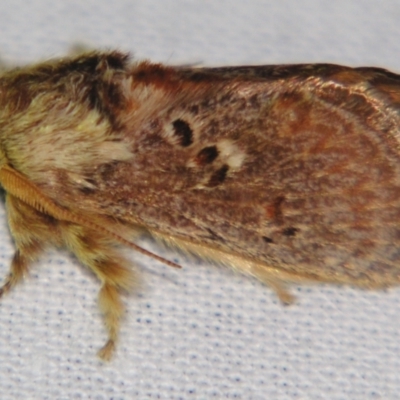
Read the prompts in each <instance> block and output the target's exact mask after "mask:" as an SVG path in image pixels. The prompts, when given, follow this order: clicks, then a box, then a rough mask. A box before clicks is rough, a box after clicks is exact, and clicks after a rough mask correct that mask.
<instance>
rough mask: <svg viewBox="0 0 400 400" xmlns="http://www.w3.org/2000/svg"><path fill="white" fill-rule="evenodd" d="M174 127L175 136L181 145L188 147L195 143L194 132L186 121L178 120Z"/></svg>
mask: <svg viewBox="0 0 400 400" xmlns="http://www.w3.org/2000/svg"><path fill="white" fill-rule="evenodd" d="M172 126H173V127H174V134H175V136H176V137H177V138H178V139H179V144H180V145H181V146H182V147H188V146H190V145H191V144H192V143H193V131H192V129H191V128H190V125H189V124H188V123H187V122H186V121H184V120H182V119H176V120H175V121H174V122H173V123H172Z"/></svg>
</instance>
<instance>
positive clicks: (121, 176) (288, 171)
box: [0, 51, 400, 359]
mask: <svg viewBox="0 0 400 400" xmlns="http://www.w3.org/2000/svg"><path fill="white" fill-rule="evenodd" d="M399 158H400V76H399V75H396V74H394V73H391V72H388V71H386V70H384V69H379V68H348V67H343V66H338V65H330V64H314V65H272V66H249V67H227V68H193V67H168V66H163V65H160V64H152V63H150V62H147V61H142V62H131V61H130V60H129V57H128V56H127V55H126V54H123V53H120V52H117V51H110V52H88V53H85V54H81V55H79V56H76V57H69V58H64V59H58V60H52V61H48V62H44V63H40V64H37V65H34V66H29V67H22V68H17V69H12V70H9V71H6V72H3V73H2V75H1V76H0V183H1V186H2V187H3V189H4V190H5V192H6V209H7V215H8V223H9V227H10V231H11V234H12V236H13V239H14V242H15V247H16V252H15V255H14V257H13V260H12V263H11V269H10V274H9V276H8V278H7V279H6V280H5V282H4V284H3V286H2V288H1V289H0V295H2V294H4V293H5V292H7V291H9V290H10V289H11V288H12V287H13V286H15V285H16V284H17V283H19V282H20V281H21V279H22V277H23V276H24V275H25V274H26V272H27V271H28V270H29V267H30V265H31V264H32V262H33V261H35V260H36V259H37V258H38V257H39V256H40V254H41V253H42V251H43V250H44V249H45V248H46V247H47V246H58V247H66V248H67V249H69V250H70V251H71V252H72V253H74V254H75V256H76V257H77V258H78V259H79V260H80V261H81V262H82V264H84V265H86V266H87V267H89V268H90V269H91V270H92V271H93V272H94V274H95V275H96V276H97V277H98V278H99V280H100V281H101V290H100V294H99V303H100V308H101V311H102V313H103V315H104V321H105V325H106V328H107V331H108V340H107V342H106V344H105V345H104V347H103V348H102V349H101V350H100V353H99V354H100V357H102V358H103V359H109V358H110V357H111V355H112V353H113V351H114V348H115V345H116V341H117V337H118V329H119V324H120V319H121V316H122V314H123V305H122V302H121V300H120V295H121V292H123V291H124V290H129V289H130V288H131V287H132V286H134V283H135V279H136V277H135V273H134V272H133V271H132V269H131V268H130V266H129V263H128V262H127V261H126V260H125V259H124V258H123V257H122V256H121V255H120V252H119V250H120V246H121V245H122V246H131V247H133V248H134V249H136V250H138V251H141V252H142V253H145V254H148V255H150V256H152V257H155V258H157V259H159V260H161V261H163V262H165V263H167V264H169V265H171V266H177V265H176V264H174V263H172V262H170V261H167V260H164V259H162V258H161V257H159V256H157V255H155V254H151V253H149V252H147V251H146V250H144V249H141V248H140V247H138V246H137V245H135V243H134V240H135V238H136V237H137V235H138V234H140V233H141V232H148V233H150V234H151V235H152V236H153V237H154V238H155V239H156V240H158V241H161V242H163V243H166V244H167V245H170V246H173V247H176V248H178V249H181V250H184V251H186V252H189V253H194V254H196V255H198V256H200V257H203V258H205V259H207V260H210V261H213V262H216V263H221V264H226V265H229V266H232V267H234V268H236V269H237V270H239V271H241V272H244V273H246V274H248V275H252V276H254V277H257V278H258V279H260V280H261V281H263V282H265V283H267V284H268V285H270V286H271V287H272V288H274V289H275V291H276V292H277V294H278V295H279V297H280V298H281V299H282V300H283V301H284V302H290V301H291V295H290V293H289V292H288V291H287V290H286V288H285V284H287V283H290V282H311V281H318V282H331V283H336V284H350V285H354V286H358V287H362V288H371V289H372V288H384V287H388V286H391V285H397V284H399V282H400V162H399Z"/></svg>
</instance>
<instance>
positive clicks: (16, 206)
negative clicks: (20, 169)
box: [0, 194, 59, 297]
mask: <svg viewBox="0 0 400 400" xmlns="http://www.w3.org/2000/svg"><path fill="white" fill-rule="evenodd" d="M6 208H7V217H8V223H9V228H10V231H11V234H12V236H13V238H14V242H15V246H16V248H17V250H16V252H15V254H14V257H13V259H12V262H11V267H10V271H9V274H8V277H7V278H6V280H5V282H4V284H3V286H1V287H0V297H1V296H2V295H3V294H5V293H6V292H8V291H10V290H11V289H12V288H13V287H14V286H15V285H17V284H18V283H19V282H21V280H22V279H23V277H24V276H25V275H26V274H27V272H28V270H29V266H30V264H31V263H32V262H34V261H35V260H36V259H37V258H38V257H39V255H40V254H41V253H42V251H43V249H44V247H45V245H47V244H49V243H53V244H57V242H58V239H59V237H58V234H57V229H56V225H57V222H56V221H55V220H54V219H53V218H51V217H49V216H47V215H45V214H42V213H40V212H38V211H36V210H35V209H34V208H32V207H30V206H29V205H27V204H25V203H24V202H23V201H21V200H19V199H17V198H16V197H14V196H12V195H10V194H7V195H6Z"/></svg>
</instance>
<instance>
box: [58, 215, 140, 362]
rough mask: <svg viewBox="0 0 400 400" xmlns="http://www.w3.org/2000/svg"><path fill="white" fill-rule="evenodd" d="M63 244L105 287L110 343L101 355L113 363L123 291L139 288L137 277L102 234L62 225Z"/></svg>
mask: <svg viewBox="0 0 400 400" xmlns="http://www.w3.org/2000/svg"><path fill="white" fill-rule="evenodd" d="M60 234H61V237H62V241H63V244H64V245H65V246H66V247H67V248H68V249H69V250H71V251H72V252H73V253H74V254H75V255H76V257H77V258H78V259H79V260H80V261H81V262H82V263H83V264H85V265H86V266H88V267H89V268H90V269H91V270H92V271H93V272H94V273H95V275H96V276H97V277H98V278H99V280H100V281H101V283H102V287H101V290H100V293H99V306H100V309H101V311H102V313H103V318H104V322H105V325H106V328H107V331H108V340H107V342H106V344H105V345H104V347H103V348H102V349H100V351H99V353H98V355H99V357H100V358H102V359H104V360H109V359H110V358H111V356H112V353H113V351H114V349H115V345H116V341H117V338H118V332H119V326H120V320H121V317H122V315H123V313H124V306H123V304H122V301H121V299H120V292H121V290H130V289H132V287H133V286H134V285H135V283H136V282H135V276H134V274H133V272H132V270H131V269H130V268H129V267H128V262H127V261H126V260H125V259H124V258H123V257H121V256H120V255H119V254H118V252H117V249H116V248H115V245H116V242H115V240H113V239H110V238H109V237H108V236H107V235H106V234H104V233H102V232H96V231H94V230H93V229H90V228H86V227H83V226H80V225H77V224H73V223H69V222H60Z"/></svg>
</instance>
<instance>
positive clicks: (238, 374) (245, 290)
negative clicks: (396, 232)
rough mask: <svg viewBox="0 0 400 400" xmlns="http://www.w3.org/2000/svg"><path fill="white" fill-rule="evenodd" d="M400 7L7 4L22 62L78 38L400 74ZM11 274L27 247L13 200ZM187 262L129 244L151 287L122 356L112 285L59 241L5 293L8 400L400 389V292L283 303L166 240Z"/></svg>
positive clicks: (126, 332) (0, 386) (132, 309)
mask: <svg viewBox="0 0 400 400" xmlns="http://www.w3.org/2000/svg"><path fill="white" fill-rule="evenodd" d="M399 21H400V2H399V1H398V0H391V1H390V0H387V1H380V2H376V1H372V0H371V1H367V0H364V1H360V0H357V1H356V0H353V1H351V0H336V1H332V0H320V1H318V0H299V1H289V0H280V1H246V2H245V1H243V2H240V1H236V2H234V1H228V0H225V1H211V0H210V1H183V0H181V1H179V0H162V1H161V0H160V1H155V0H154V1H143V0H141V1H129V0H113V1H106V0H104V1H99V0H98V1H94V0H92V1H82V0H79V1H77V0H63V1H54V0H30V1H23V0H2V1H1V3H0V27H1V28H0V32H1V34H0V54H1V56H2V58H3V59H4V60H5V61H8V62H11V63H24V62H33V61H37V60H39V59H43V58H49V57H53V56H57V55H62V54H65V53H66V52H67V51H68V47H69V46H70V45H72V44H74V43H84V44H86V45H88V46H91V47H108V48H114V47H117V48H119V49H123V50H129V51H132V52H134V54H135V56H136V57H138V58H151V59H152V60H155V61H162V62H167V63H174V64H179V63H201V64H204V65H222V64H231V65H233V64H244V63H250V64H262V63H288V62H318V61H319V62H337V63H342V64H350V65H374V66H384V67H387V68H390V69H393V70H397V71H400V56H399V54H400V51H399V50H400V23H399ZM0 211H1V215H0V257H1V259H0V274H1V276H5V275H6V273H7V271H8V264H9V261H10V258H11V256H12V253H13V247H12V242H11V239H10V237H9V234H8V231H7V227H6V217H5V215H4V207H3V206H2V205H1V208H0ZM143 243H144V244H145V245H147V246H148V247H149V248H152V249H153V250H155V251H157V252H158V253H160V254H163V255H164V256H165V257H167V258H171V259H173V260H175V261H177V262H179V263H180V264H182V265H183V266H184V269H183V270H181V271H176V270H173V269H171V268H168V267H165V266H164V265H161V264H159V263H157V262H154V261H153V260H151V259H148V258H144V257H141V256H140V255H137V254H134V253H132V252H131V253H129V254H130V257H131V258H132V260H135V262H137V264H139V267H138V269H139V270H140V272H141V273H142V275H143V281H144V285H143V287H142V289H141V290H140V291H139V293H138V294H137V295H132V296H130V297H129V298H126V299H125V301H126V305H127V315H126V318H125V321H124V324H123V327H122V332H121V341H120V345H119V348H118V352H117V354H116V356H115V358H114V359H113V361H112V362H111V363H109V364H103V363H101V362H100V361H99V360H98V359H97V358H96V356H95V353H96V351H97V349H98V348H99V347H100V346H101V345H102V344H103V342H104V340H105V331H104V329H103V326H102V321H101V319H100V315H99V312H98V310H97V306H96V296H97V291H98V288H99V285H98V282H96V280H95V279H94V278H93V276H92V275H91V274H90V273H88V272H87V271H86V270H85V269H84V268H82V267H80V266H79V265H78V263H77V262H76V260H75V259H74V258H73V257H71V256H70V255H68V254H66V253H62V252H57V251H50V252H49V253H47V255H46V256H44V257H43V258H42V259H41V262H40V263H39V264H38V265H36V266H35V268H34V269H33V270H32V273H31V275H30V277H29V278H28V279H27V280H26V281H25V283H24V284H23V285H20V286H19V287H18V288H17V289H16V290H14V291H13V292H12V293H11V294H10V295H8V296H6V297H5V298H3V299H2V300H1V302H0V398H1V399H3V400H8V399H96V400H100V399H154V398H157V399H192V398H193V399H213V398H216V399H217V398H218V399H233V398H235V399H259V400H261V399H334V400H339V399H340V400H342V399H354V400H355V399H363V400H365V399H385V400H386V399H398V398H399V393H400V379H399V373H400V369H399V367H400V341H399V334H400V323H399V311H400V290H399V289H392V290H390V291H387V292H363V291H361V290H354V289H350V288H337V287H334V286H313V287H307V286H302V287H294V288H293V292H294V293H295V294H296V295H297V298H298V301H297V303H296V304H295V305H293V306H291V307H283V306H282V305H281V304H280V303H279V302H278V301H277V299H276V297H275V295H274V294H273V293H272V291H271V290H270V289H269V288H266V287H264V286H262V285H261V284H259V283H258V282H256V281H254V280H251V279H247V278H245V277H242V276H239V275H236V274H234V273H233V272H232V271H230V270H228V269H222V268H216V267H212V266H210V265H208V264H207V263H198V262H193V261H190V260H187V259H186V258H185V257H183V256H178V255H176V253H174V252H173V251H167V250H160V249H158V248H157V247H156V245H154V244H152V243H151V242H148V241H147V242H143Z"/></svg>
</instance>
